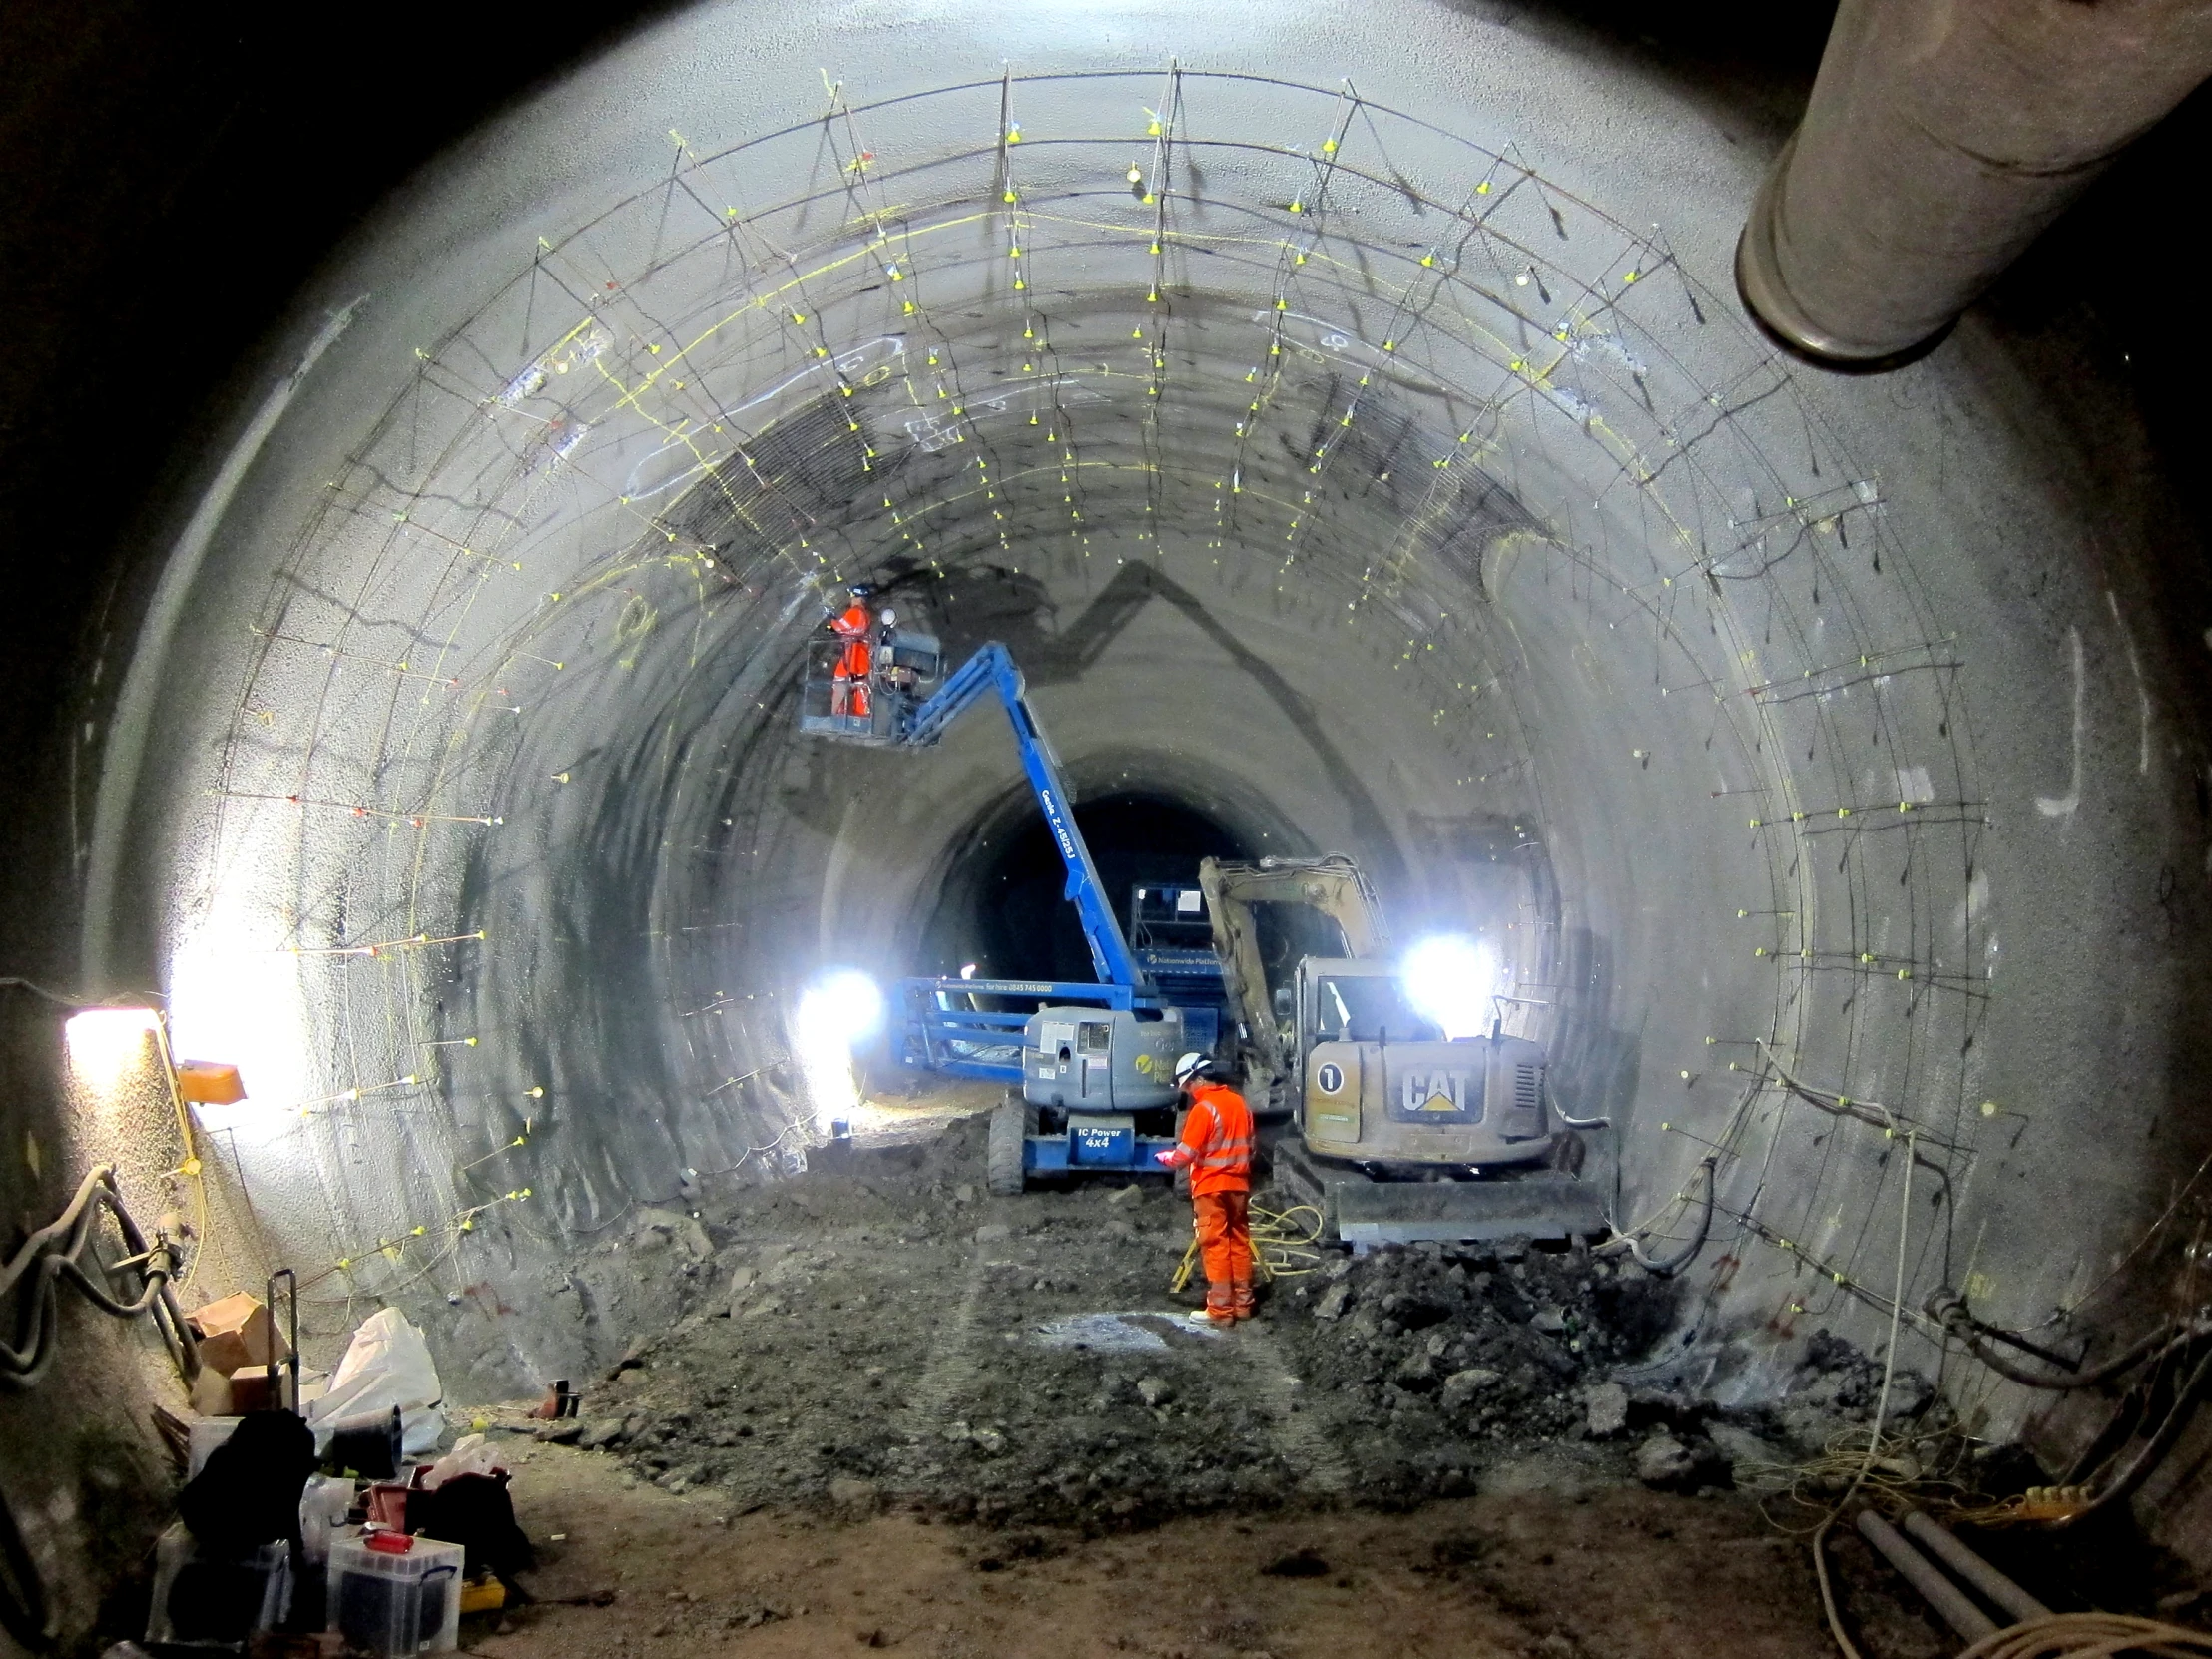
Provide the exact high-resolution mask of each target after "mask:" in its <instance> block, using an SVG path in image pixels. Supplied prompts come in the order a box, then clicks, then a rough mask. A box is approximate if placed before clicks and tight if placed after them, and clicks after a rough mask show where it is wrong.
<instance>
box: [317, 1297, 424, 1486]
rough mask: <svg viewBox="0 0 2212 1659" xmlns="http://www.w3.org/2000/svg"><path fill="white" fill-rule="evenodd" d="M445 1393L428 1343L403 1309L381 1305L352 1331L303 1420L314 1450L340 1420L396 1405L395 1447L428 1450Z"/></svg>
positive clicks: (412, 1451)
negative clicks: (397, 1438)
mask: <svg viewBox="0 0 2212 1659" xmlns="http://www.w3.org/2000/svg"><path fill="white" fill-rule="evenodd" d="M444 1397H445V1389H444V1386H443V1385H442V1384H441V1383H439V1382H438V1368H437V1367H436V1366H435V1365H433V1364H432V1363H431V1360H430V1345H429V1344H428V1343H427V1342H425V1341H424V1340H423V1337H422V1333H421V1332H420V1331H417V1330H416V1329H415V1328H414V1327H413V1326H411V1325H409V1324H408V1323H407V1319H406V1316H405V1315H404V1314H402V1313H400V1312H399V1310H398V1309H396V1308H386V1309H384V1310H382V1311H381V1312H379V1313H375V1314H371V1315H370V1316H369V1317H368V1318H367V1319H366V1320H364V1321H363V1322H362V1323H361V1328H360V1329H359V1330H358V1331H356V1332H354V1333H353V1341H352V1344H351V1346H350V1347H348V1348H347V1349H346V1351H345V1358H344V1359H343V1360H341V1361H340V1362H338V1369H337V1372H336V1375H334V1376H333V1377H332V1378H331V1379H330V1385H329V1387H328V1388H327V1389H326V1390H324V1392H323V1395H322V1397H321V1398H320V1399H317V1400H314V1401H312V1402H310V1403H309V1405H308V1407H307V1421H308V1423H309V1425H310V1426H311V1427H312V1428H313V1429H314V1431H315V1444H316V1446H317V1448H318V1449H319V1448H323V1447H326V1446H327V1445H328V1444H329V1438H330V1432H331V1430H332V1429H333V1428H334V1427H336V1425H337V1424H338V1422H339V1421H341V1420H344V1419H350V1418H359V1417H362V1416H365V1415H369V1414H372V1413H382V1412H385V1411H389V1410H390V1409H391V1408H392V1407H393V1406H394V1405H396V1406H398V1407H399V1411H400V1419H399V1420H400V1447H401V1449H402V1450H404V1451H405V1452H406V1453H407V1454H408V1455H410V1456H413V1455H416V1454H418V1453H421V1452H424V1451H428V1450H429V1449H430V1448H431V1447H432V1446H434V1445H436V1444H437V1443H438V1437H439V1436H440V1435H441V1434H443V1433H444V1432H445V1417H444V1414H443V1413H442V1412H440V1411H439V1410H438V1409H437V1406H438V1402H439V1401H440V1400H442V1399H443V1398H444Z"/></svg>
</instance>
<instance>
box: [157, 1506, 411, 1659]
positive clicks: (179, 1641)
mask: <svg viewBox="0 0 2212 1659" xmlns="http://www.w3.org/2000/svg"><path fill="white" fill-rule="evenodd" d="M441 1547H443V1546H441ZM290 1597H291V1550H290V1547H289V1546H288V1545H286V1544H282V1543H274V1544H264V1545H263V1546H262V1547H261V1548H260V1549H257V1550H255V1551H253V1552H252V1553H251V1554H247V1555H238V1556H222V1555H209V1554H207V1553H206V1552H204V1551H203V1550H202V1549H201V1548H200V1546H199V1544H198V1543H197V1542H196V1541H195V1540H194V1538H193V1535H192V1534H191V1533H190V1532H188V1531H186V1530H185V1523H184V1522H183V1521H178V1522H175V1523H174V1524H173V1525H171V1527H170V1528H169V1530H168V1531H167V1532H164V1533H163V1534H162V1537H161V1542H160V1543H159V1544H158V1545H156V1546H155V1550H154V1605H153V1610H152V1612H151V1614H150V1615H149V1616H148V1618H147V1621H146V1639H147V1640H148V1641H149V1642H160V1643H164V1644H167V1645H170V1646H175V1647H216V1648H230V1649H237V1648H239V1647H241V1646H243V1645H244V1644H245V1642H246V1639H247V1638H248V1637H249V1636H251V1635H253V1634H254V1633H255V1632H257V1631H261V1630H274V1629H276V1628H277V1625H278V1624H280V1623H281V1622H282V1621H283V1617H284V1613H285V1610H286V1605H287V1603H288V1602H289V1600H290ZM408 1651H409V1652H410V1653H411V1652H413V1651H414V1650H413V1649H412V1648H410V1649H408Z"/></svg>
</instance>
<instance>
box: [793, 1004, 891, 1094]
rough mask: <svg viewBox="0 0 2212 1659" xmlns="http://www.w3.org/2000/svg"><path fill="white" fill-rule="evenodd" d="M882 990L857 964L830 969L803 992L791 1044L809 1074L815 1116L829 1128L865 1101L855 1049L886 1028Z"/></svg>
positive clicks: (800, 1063)
mask: <svg viewBox="0 0 2212 1659" xmlns="http://www.w3.org/2000/svg"><path fill="white" fill-rule="evenodd" d="M882 1024H883V993H882V991H881V990H879V989H878V988H877V987H876V983H875V981H874V980H872V979H870V978H869V977H868V976H867V975H866V974H864V973H861V972H859V971H858V970H856V969H853V968H841V969H838V970H837V971H835V972H832V973H828V974H825V975H824V976H823V977H822V978H820V979H818V980H816V981H815V982H814V983H813V984H812V985H810V986H808V987H807V989H806V990H805V991H803V992H801V993H800V998H799V1008H798V1011H797V1013H796V1014H794V1016H793V1019H792V1050H793V1052H794V1053H795V1054H796V1055H797V1056H798V1058H799V1067H800V1070H801V1071H802V1072H803V1073H805V1075H806V1078H807V1093H808V1096H809V1098H811V1099H812V1100H813V1101H814V1104H815V1121H816V1123H817V1124H818V1126H819V1127H820V1128H821V1129H822V1131H823V1132H824V1133H825V1134H833V1133H835V1132H836V1131H835V1128H834V1126H835V1125H837V1124H842V1123H849V1122H850V1121H851V1118H852V1113H853V1110H854V1109H855V1108H856V1107H857V1106H858V1105H859V1104H860V1091H859V1088H858V1085H857V1084H856V1083H855V1081H854V1079H853V1075H852V1051H853V1049H854V1048H855V1047H857V1046H858V1045H859V1044H860V1043H863V1042H865V1041H866V1040H867V1039H868V1038H869V1037H872V1036H874V1035H875V1033H876V1032H877V1031H878V1030H880V1029H881V1028H882Z"/></svg>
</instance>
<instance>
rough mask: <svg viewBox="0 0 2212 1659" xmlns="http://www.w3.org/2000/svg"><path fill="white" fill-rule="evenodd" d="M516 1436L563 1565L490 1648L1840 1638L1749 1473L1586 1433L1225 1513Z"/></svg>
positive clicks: (1860, 1613) (1064, 1651) (1552, 1653)
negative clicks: (1101, 1507)
mask: <svg viewBox="0 0 2212 1659" xmlns="http://www.w3.org/2000/svg"><path fill="white" fill-rule="evenodd" d="M518 1456H522V1457H527V1458H528V1459H529V1460H528V1461H527V1462H522V1463H519V1464H518V1466H517V1468H516V1470H515V1481H514V1488H513V1489H514V1493H515V1498H516V1509H517V1514H518V1515H519V1517H520V1519H521V1521H522V1524H523V1526H524V1528H525V1529H526V1530H527V1531H528V1532H529V1534H530V1536H531V1538H532V1539H533V1541H534V1542H535V1543H536V1545H537V1547H538V1550H539V1554H540V1558H541V1562H542V1565H541V1566H540V1568H539V1570H538V1571H536V1572H534V1573H532V1574H530V1575H528V1577H529V1581H530V1583H531V1586H532V1588H533V1589H534V1590H535V1591H536V1592H537V1593H538V1594H539V1595H540V1596H541V1597H542V1598H545V1599H542V1600H540V1601H539V1602H536V1603H533V1604H531V1605H528V1606H521V1607H517V1608H515V1609H512V1610H510V1611H509V1612H508V1613H506V1614H504V1615H501V1616H499V1617H496V1618H491V1617H486V1618H481V1619H470V1620H468V1621H466V1622H465V1623H464V1628H463V1632H462V1645H463V1647H464V1648H466V1649H468V1650H469V1651H472V1652H475V1653H479V1654H484V1655H489V1656H493V1659H604V1656H606V1655H610V1654H621V1655H644V1656H654V1655H668V1656H669V1659H677V1656H685V1659H689V1656H691V1655H709V1656H712V1655H721V1654H740V1655H745V1656H747V1659H754V1656H758V1659H776V1656H778V1655H802V1654H806V1655H820V1654H826V1653H837V1652H847V1651H852V1650H854V1649H857V1648H868V1647H883V1648H897V1649H900V1650H902V1651H905V1652H908V1653H914V1654H921V1655H929V1656H932V1659H983V1656H985V1655H990V1656H994V1659H1027V1656H1030V1655H1037V1656H1041V1659H1090V1656H1092V1655H1098V1656H1102V1659H1103V1656H1107V1655H1142V1656H1149V1659H1261V1656H1266V1659H1400V1656H1408V1655H1436V1656H1439V1659H1442V1656H1446V1655H1448V1656H1451V1659H1707V1656H1709V1655H1713V1654H1723V1653H1725V1654H1729V1655H1731V1656H1734V1659H1825V1656H1828V1655H1832V1654H1833V1653H1834V1652H1835V1648H1834V1646H1833V1644H1832V1643H1831V1642H1830V1641H1829V1638H1828V1635H1827V1633H1826V1630H1825V1629H1824V1627H1823V1626H1822V1624H1821V1621H1820V1612H1819V1599H1818V1595H1817V1592H1816V1591H1815V1588H1814V1584H1813V1575H1812V1567H1811V1562H1810V1557H1809V1556H1808V1555H1807V1553H1806V1550H1805V1545H1804V1543H1803V1541H1802V1540H1800V1539H1796V1538H1790V1537H1786V1536H1784V1535H1782V1534H1780V1533H1778V1532H1776V1531H1775V1530H1774V1529H1773V1528H1772V1527H1771V1526H1769V1525H1768V1524H1767V1523H1766V1522H1765V1521H1764V1520H1763V1519H1762V1518H1761V1516H1760V1515H1759V1513H1758V1511H1757V1510H1756V1509H1755V1508H1754V1507H1753V1506H1752V1505H1751V1504H1750V1503H1749V1502H1748V1501H1747V1500H1745V1499H1743V1498H1741V1497H1738V1496H1732V1495H1716V1496H1710V1497H1705V1498H1697V1497H1683V1496H1678V1495H1672V1494H1667V1493H1660V1492H1654V1491H1650V1490H1648V1489H1645V1488H1643V1487H1641V1486H1637V1485H1634V1484H1630V1485H1626V1486H1624V1485H1621V1484H1620V1483H1619V1482H1618V1481H1617V1480H1615V1479H1614V1478H1613V1477H1612V1475H1611V1473H1610V1472H1609V1471H1607V1470H1604V1469H1596V1470H1593V1469H1590V1468H1588V1467H1586V1466H1585V1465H1586V1464H1587V1463H1588V1462H1589V1461H1590V1460H1591V1459H1590V1454H1589V1453H1588V1451H1587V1449H1586V1448H1579V1447H1577V1448H1569V1449H1563V1450H1555V1451H1552V1452H1548V1453H1538V1454H1534V1455H1527V1456H1509V1457H1505V1458H1501V1459H1499V1460H1496V1461H1494V1462H1493V1463H1491V1464H1490V1465H1489V1466H1488V1467H1487V1468H1486V1469H1485V1471H1484V1474H1483V1477H1482V1480H1483V1487H1484V1489H1483V1491H1482V1492H1481V1493H1480V1494H1478V1495H1475V1496H1472V1497H1466V1498H1456V1499H1446V1500H1441V1501H1438V1502H1433V1503H1428V1504H1424V1505H1421V1506H1419V1507H1417V1508H1414V1509H1410V1510H1406V1511H1401V1512H1397V1513H1390V1514H1381V1513H1376V1512H1374V1511H1371V1510H1363V1509H1359V1508H1341V1509H1327V1510H1320V1511H1313V1510H1298V1511H1289V1512H1284V1511H1277V1512H1270V1513H1263V1514H1255V1515H1252V1516H1249V1517H1247V1516H1240V1515H1237V1514H1234V1513H1223V1514H1215V1515H1211V1516H1198V1517H1188V1518H1185V1519H1181V1520H1175V1521H1170V1522H1167V1523H1165V1524H1163V1525H1161V1526H1158V1527H1156V1528H1151V1529H1147V1530H1143V1531H1138V1532H1128V1533H1118V1534H1115V1535H1113V1536H1109V1537H1085V1536H1083V1535H1082V1534H1081V1533H1080V1532H1075V1531H1068V1530H1062V1529H1055V1528H1035V1529H1018V1530H1013V1531H1008V1530H1006V1529H1003V1528H995V1527H980V1526H973V1525H968V1526H961V1525H947V1524H943V1523H931V1522H930V1521H928V1520H927V1519H926V1518H924V1517H921V1516H916V1515H912V1514H885V1515H877V1516H873V1517H870V1518H865V1519H851V1520H840V1519H836V1518H833V1517H832V1516H830V1515H829V1514H826V1513H824V1512H821V1511H819V1510H818V1511H812V1512H810V1511H804V1510H802V1511H798V1512H791V1511H778V1510H775V1509H763V1510H758V1511H755V1512H754V1513H752V1514H747V1515H734V1514H732V1513H731V1505H730V1504H729V1502H728V1501H727V1499H726V1497H725V1496H724V1494H723V1493H722V1492H721V1491H720V1490H718V1489H717V1488H715V1487H713V1486H711V1485H710V1486H708V1487H704V1488H693V1489H692V1490H690V1491H688V1492H685V1493H683V1494H681V1495H678V1494H672V1493H670V1492H668V1491H666V1490H662V1489H658V1488H656V1487H653V1486H651V1485H648V1484H645V1483H643V1482H641V1481H639V1480H637V1479H636V1478H635V1477H634V1475H632V1474H631V1472H630V1471H629V1470H628V1469H626V1468H625V1467H624V1466H623V1465H622V1464H620V1463H619V1462H616V1461H614V1460H612V1459H609V1458H606V1457H604V1456H600V1455H596V1454H592V1453H588V1452H580V1451H577V1450H575V1449H574V1448H570V1447H562V1446H535V1447H529V1448H527V1449H526V1450H523V1451H520V1452H519V1453H518ZM556 1535H557V1536H556ZM1835 1554H1836V1559H1837V1562H1838V1566H1839V1577H1840V1580H1841V1582H1842V1584H1843V1587H1844V1596H1845V1601H1846V1608H1847V1613H1848V1615H1849V1617H1850V1618H1851V1619H1852V1621H1853V1627H1854V1629H1855V1630H1856V1631H1857V1633H1858V1635H1859V1638H1860V1640H1861V1642H1862V1644H1863V1645H1864V1646H1865V1648H1866V1650H1867V1651H1869V1652H1871V1653H1878V1654H1880V1655H1881V1656H1882V1659H1936V1656H1938V1655H1941V1654H1946V1653H1951V1652H1954V1651H1956V1648H1957V1643H1956V1642H1955V1641H1953V1640H1950V1639H1948V1638H1947V1637H1945V1636H1943V1635H1941V1634H1939V1633H1938V1632H1936V1630H1934V1629H1932V1628H1931V1627H1930V1626H1929V1624H1928V1623H1927V1621H1926V1620H1925V1619H1924V1618H1922V1617H1921V1616H1920V1615H1919V1614H1918V1613H1916V1612H1913V1611H1911V1610H1909V1609H1906V1608H1904V1607H1902V1606H1901V1605H1900V1603H1899V1602H1898V1601H1897V1600H1896V1598H1895V1597H1894V1596H1893V1595H1892V1593H1891V1590H1890V1587H1889V1584H1888V1582H1887V1581H1886V1579H1885V1578H1884V1577H1883V1575H1882V1572H1881V1569H1880V1568H1879V1567H1878V1566H1877V1565H1876V1564H1875V1563H1874V1562H1872V1560H1871V1559H1870V1558H1869V1556H1868V1555H1867V1552H1866V1551H1865V1549H1864V1546H1862V1545H1861V1544H1859V1542H1858V1540H1857V1539H1856V1538H1850V1539H1846V1540H1844V1541H1842V1542H1840V1543H1839V1545H1838V1546H1837V1548H1836V1552H1835ZM610 1592H611V1595H612V1599H611V1600H604V1599H603V1598H605V1597H607V1596H608V1595H609V1593H610ZM560 1597H571V1598H575V1599H576V1600H577V1601H582V1602H586V1603H591V1602H599V1601H603V1604H599V1605H592V1604H585V1605H577V1604H574V1603H573V1602H568V1603H564V1602H561V1601H559V1600H556V1599H555V1598H560Z"/></svg>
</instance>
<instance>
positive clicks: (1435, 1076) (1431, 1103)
mask: <svg viewBox="0 0 2212 1659" xmlns="http://www.w3.org/2000/svg"><path fill="white" fill-rule="evenodd" d="M1403 1103H1404V1110H1406V1111H1408V1112H1437V1113H1442V1112H1464V1111H1465V1110H1466V1109H1467V1080H1466V1078H1465V1077H1464V1076H1463V1075H1461V1074H1460V1073H1458V1072H1456V1071H1439V1072H1418V1071H1412V1072H1407V1073H1406V1074H1405V1089H1404V1096H1403Z"/></svg>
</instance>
